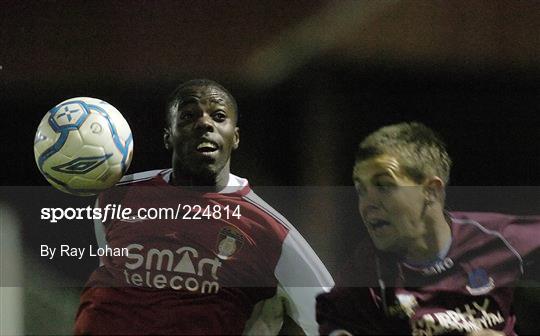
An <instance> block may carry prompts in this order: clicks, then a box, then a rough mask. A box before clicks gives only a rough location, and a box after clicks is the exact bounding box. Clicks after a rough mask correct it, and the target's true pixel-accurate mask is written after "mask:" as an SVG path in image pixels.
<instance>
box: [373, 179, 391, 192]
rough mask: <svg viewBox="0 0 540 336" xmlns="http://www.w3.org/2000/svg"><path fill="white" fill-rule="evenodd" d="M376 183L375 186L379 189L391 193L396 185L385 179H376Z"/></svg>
mask: <svg viewBox="0 0 540 336" xmlns="http://www.w3.org/2000/svg"><path fill="white" fill-rule="evenodd" d="M374 185H375V188H377V190H378V191H379V192H381V193H389V192H390V191H392V190H393V189H394V188H395V187H396V185H395V183H393V182H390V181H384V180H377V181H375V183H374Z"/></svg>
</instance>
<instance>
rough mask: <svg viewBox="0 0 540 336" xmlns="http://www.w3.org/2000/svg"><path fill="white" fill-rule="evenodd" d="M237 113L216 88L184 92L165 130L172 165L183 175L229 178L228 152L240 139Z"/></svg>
mask: <svg viewBox="0 0 540 336" xmlns="http://www.w3.org/2000/svg"><path fill="white" fill-rule="evenodd" d="M236 113H237V112H236V110H235V109H234V106H233V104H232V102H231V101H230V99H229V97H228V96H227V94H226V93H224V92H223V91H222V90H220V89H219V88H216V87H213V86H202V87H193V88H190V89H188V90H186V91H185V93H184V94H183V95H182V97H181V99H180V102H179V105H178V111H177V112H176V113H174V114H173V115H172V117H171V125H170V128H169V129H168V130H166V132H165V144H166V146H168V147H169V148H170V149H172V152H173V166H175V167H176V168H179V171H181V172H182V173H183V174H184V175H187V176H184V178H189V177H190V176H217V175H227V176H226V178H228V174H229V164H230V157H231V152H232V151H233V150H234V149H236V148H237V147H238V143H239V139H240V138H239V130H238V127H236V120H237V114H236ZM176 168H175V169H176Z"/></svg>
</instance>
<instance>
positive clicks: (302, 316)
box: [275, 229, 334, 335]
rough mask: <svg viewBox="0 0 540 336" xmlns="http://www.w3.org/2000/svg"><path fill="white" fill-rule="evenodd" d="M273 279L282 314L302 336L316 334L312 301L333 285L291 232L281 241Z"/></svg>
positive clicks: (311, 255) (298, 235)
mask: <svg viewBox="0 0 540 336" xmlns="http://www.w3.org/2000/svg"><path fill="white" fill-rule="evenodd" d="M275 276H276V278H277V280H278V295H279V296H280V297H281V298H282V302H283V304H284V309H285V313H286V314H287V315H289V317H291V319H292V320H294V321H295V322H296V324H298V325H299V326H300V327H301V328H302V329H303V330H304V332H305V333H306V335H316V334H318V325H317V323H316V321H315V298H316V296H317V295H318V294H321V293H324V292H328V291H329V290H330V289H331V288H332V287H333V286H334V280H333V279H332V277H331V276H330V274H329V273H328V271H327V270H326V268H325V267H324V265H323V263H322V262H321V260H320V259H319V257H317V255H316V254H315V252H314V251H313V250H312V249H311V247H310V246H309V244H308V243H307V242H306V241H305V239H304V238H303V237H302V236H301V235H300V233H298V231H296V230H294V229H291V230H290V231H289V233H288V234H287V236H286V237H285V240H284V241H283V246H282V253H281V256H280V258H279V261H278V263H277V265H276V269H275Z"/></svg>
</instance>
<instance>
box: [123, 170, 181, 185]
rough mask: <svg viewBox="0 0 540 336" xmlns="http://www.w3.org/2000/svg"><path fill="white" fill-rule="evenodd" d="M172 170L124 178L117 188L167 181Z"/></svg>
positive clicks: (149, 171) (140, 173) (136, 174)
mask: <svg viewBox="0 0 540 336" xmlns="http://www.w3.org/2000/svg"><path fill="white" fill-rule="evenodd" d="M171 171H172V169H170V168H169V169H154V170H147V171H143V172H139V173H134V174H129V175H125V176H124V177H122V179H121V180H120V181H119V182H118V183H117V184H116V185H117V186H127V185H152V184H155V183H156V182H163V181H166V180H167V179H168V177H169V175H170V174H171Z"/></svg>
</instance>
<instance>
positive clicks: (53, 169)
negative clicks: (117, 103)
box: [34, 97, 133, 196]
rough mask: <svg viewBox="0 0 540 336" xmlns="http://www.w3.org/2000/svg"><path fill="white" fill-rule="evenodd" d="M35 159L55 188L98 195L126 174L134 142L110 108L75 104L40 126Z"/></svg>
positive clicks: (95, 102) (91, 101) (80, 100)
mask: <svg viewBox="0 0 540 336" xmlns="http://www.w3.org/2000/svg"><path fill="white" fill-rule="evenodd" d="M34 156H35V159H36V164H37V166H38V168H39V170H40V172H41V173H42V174H43V176H45V178H46V179H47V181H49V183H50V184H51V185H53V186H54V187H56V188H58V189H60V190H61V191H64V192H67V193H70V194H74V195H85V196H86V195H95V194H97V193H99V192H101V191H103V190H105V189H107V188H110V187H112V186H113V185H115V184H116V182H118V181H119V180H120V178H121V177H122V176H123V175H124V173H125V172H126V170H127V169H128V167H129V164H130V163H131V158H132V156H133V137H132V135H131V129H130V128H129V125H128V123H127V121H126V120H125V119H124V117H123V116H122V114H121V113H120V112H119V111H118V110H117V109H116V108H115V107H114V106H112V105H111V104H109V103H107V102H106V101H103V100H101V99H96V98H88V97H77V98H71V99H68V100H65V101H63V102H61V103H60V104H58V105H56V106H55V107H54V108H52V109H51V110H50V111H49V112H47V114H46V115H45V116H44V117H43V119H42V120H41V123H40V124H39V126H38V129H37V132H36V136H35V138H34Z"/></svg>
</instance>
